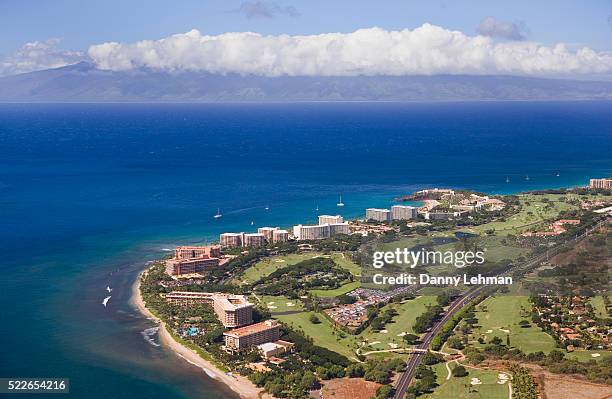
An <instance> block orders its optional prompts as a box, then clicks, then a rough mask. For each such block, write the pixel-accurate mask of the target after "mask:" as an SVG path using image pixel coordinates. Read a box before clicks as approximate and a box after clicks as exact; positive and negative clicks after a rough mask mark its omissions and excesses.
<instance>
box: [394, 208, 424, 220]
mask: <svg viewBox="0 0 612 399" xmlns="http://www.w3.org/2000/svg"><path fill="white" fill-rule="evenodd" d="M417 214H418V213H417V208H416V207H414V206H409V205H393V206H392V207H391V219H393V220H409V219H416V218H417Z"/></svg>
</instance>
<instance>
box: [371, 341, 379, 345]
mask: <svg viewBox="0 0 612 399" xmlns="http://www.w3.org/2000/svg"><path fill="white" fill-rule="evenodd" d="M376 344H380V341H374V342H370V345H376Z"/></svg>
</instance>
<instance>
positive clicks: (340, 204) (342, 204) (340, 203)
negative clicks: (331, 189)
mask: <svg viewBox="0 0 612 399" xmlns="http://www.w3.org/2000/svg"><path fill="white" fill-rule="evenodd" d="M336 206H344V202H342V196H340V201H338V203H337V204H336Z"/></svg>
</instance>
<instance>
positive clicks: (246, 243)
mask: <svg viewBox="0 0 612 399" xmlns="http://www.w3.org/2000/svg"><path fill="white" fill-rule="evenodd" d="M264 245H266V236H264V235H263V234H262V233H247V234H245V235H244V236H243V239H242V246H243V247H262V246H264Z"/></svg>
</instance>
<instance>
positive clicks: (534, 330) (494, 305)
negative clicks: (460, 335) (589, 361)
mask: <svg viewBox="0 0 612 399" xmlns="http://www.w3.org/2000/svg"><path fill="white" fill-rule="evenodd" d="M483 307H486V309H487V310H486V312H485V311H482V309H483ZM477 309H478V311H477V312H476V317H477V318H478V325H479V326H480V327H479V328H476V329H474V333H473V336H472V337H471V338H472V341H473V342H472V341H471V343H473V344H474V345H475V346H477V347H483V346H484V345H481V344H479V343H478V342H476V340H477V339H478V337H483V338H484V339H485V342H486V343H488V342H489V341H490V340H491V339H492V338H493V337H495V336H497V337H499V338H501V339H502V342H503V343H504V344H505V343H506V335H510V346H512V347H515V348H519V349H520V350H522V351H523V352H525V353H532V352H538V351H542V352H544V353H549V352H550V351H551V350H553V349H555V341H554V340H553V338H552V337H551V336H550V335H548V334H546V333H544V332H542V331H541V330H540V329H539V328H538V327H537V326H536V325H534V324H533V323H531V321H530V317H529V315H528V314H527V312H528V311H529V310H530V309H531V304H530V303H529V298H528V297H526V296H515V295H511V296H509V295H506V296H495V297H489V298H487V299H485V300H484V301H483V302H482V303H481V304H480V305H479V306H478V308H477ZM521 320H528V321H530V324H531V327H530V328H521V327H520V326H519V325H518V323H519V322H520V321H521ZM504 330H505V331H504Z"/></svg>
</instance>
